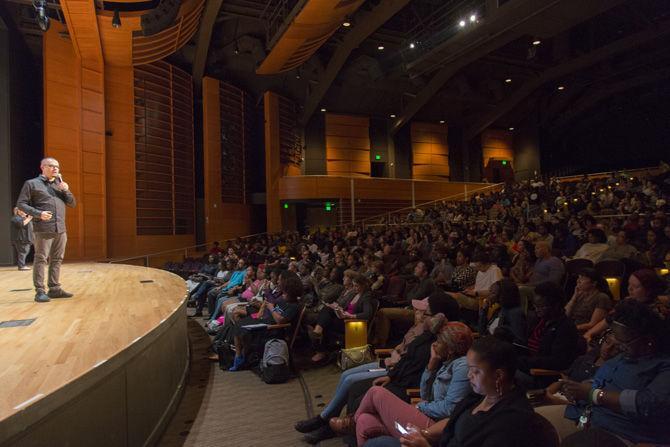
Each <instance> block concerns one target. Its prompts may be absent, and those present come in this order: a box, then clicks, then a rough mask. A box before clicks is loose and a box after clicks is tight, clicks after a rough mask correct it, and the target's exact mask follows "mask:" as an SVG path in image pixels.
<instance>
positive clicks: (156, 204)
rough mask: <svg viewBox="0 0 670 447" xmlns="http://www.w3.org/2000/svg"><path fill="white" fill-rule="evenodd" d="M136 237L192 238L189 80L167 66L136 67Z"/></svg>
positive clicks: (191, 92) (191, 156) (162, 64)
mask: <svg viewBox="0 0 670 447" xmlns="http://www.w3.org/2000/svg"><path fill="white" fill-rule="evenodd" d="M134 84H135V88H134V90H135V184H136V210H137V221H136V224H137V234H138V235H178V234H193V233H194V220H195V206H194V203H195V190H194V175H193V172H194V161H193V90H192V86H191V85H192V83H191V77H190V76H189V75H188V74H187V73H185V72H183V71H181V70H179V69H177V68H175V67H173V66H171V65H170V64H168V63H166V62H154V63H152V64H147V65H141V66H138V67H135V83H134Z"/></svg>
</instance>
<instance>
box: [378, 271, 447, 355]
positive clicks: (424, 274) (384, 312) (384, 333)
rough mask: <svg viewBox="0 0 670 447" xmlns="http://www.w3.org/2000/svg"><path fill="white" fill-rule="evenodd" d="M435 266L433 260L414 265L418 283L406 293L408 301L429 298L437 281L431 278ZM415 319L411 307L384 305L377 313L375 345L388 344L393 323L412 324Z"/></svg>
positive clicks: (415, 277)
mask: <svg viewBox="0 0 670 447" xmlns="http://www.w3.org/2000/svg"><path fill="white" fill-rule="evenodd" d="M432 268H433V263H432V262H431V261H425V260H421V261H418V262H417V263H416V265H415V266H414V279H415V280H416V281H417V282H416V284H415V285H414V286H413V287H412V288H411V289H410V290H409V291H408V292H407V293H406V294H405V297H406V299H407V301H408V302H411V301H412V300H422V299H424V298H427V297H428V296H429V295H430V294H431V293H433V291H434V290H435V283H434V282H433V280H432V279H431V278H430V271H431V270H432ZM413 320H414V310H413V309H412V308H411V307H409V308H397V307H384V308H382V309H379V311H378V312H377V314H376V315H375V322H374V334H373V337H372V340H373V344H374V345H375V346H386V344H387V343H388V340H389V336H390V334H391V325H392V324H396V325H405V327H406V326H409V325H411V323H412V321H413Z"/></svg>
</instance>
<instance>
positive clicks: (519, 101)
mask: <svg viewBox="0 0 670 447" xmlns="http://www.w3.org/2000/svg"><path fill="white" fill-rule="evenodd" d="M50 1H55V0H50ZM191 1H194V0H191ZM208 1H210V0H208ZM26 3H29V0H8V1H5V2H3V4H2V5H1V6H0V8H2V9H4V10H5V14H6V15H9V16H10V17H12V18H13V19H14V21H15V22H16V23H18V24H20V26H19V27H20V29H21V30H22V32H23V34H24V37H25V39H26V40H33V39H34V38H33V37H31V35H35V34H36V32H35V29H34V27H33V28H32V29H30V25H29V22H30V13H29V12H26V10H27V9H29V8H32V6H30V5H28V4H26ZM298 3H303V4H304V3H305V1H302V2H299V1H298V0H221V1H220V8H219V11H218V15H217V17H216V20H214V22H213V27H212V30H211V31H212V32H211V39H209V46H208V51H206V54H207V57H206V62H205V64H204V69H203V71H204V73H205V74H206V75H209V76H214V77H217V78H220V79H224V80H227V81H229V82H232V83H233V84H236V85H238V86H240V87H242V88H244V89H246V90H247V91H249V92H250V93H252V95H255V96H256V97H257V98H260V96H261V94H262V92H263V91H265V90H268V89H272V90H274V91H277V92H279V93H281V94H283V95H284V96H287V97H289V98H292V99H294V100H295V101H296V102H297V103H298V104H302V105H307V106H308V109H314V110H315V112H314V113H320V112H319V109H321V108H322V107H323V108H326V109H327V110H328V111H329V112H330V111H332V112H341V113H351V114H362V115H368V116H372V117H376V118H381V119H387V120H388V121H389V125H390V126H391V127H394V126H395V128H400V127H401V126H402V125H404V124H405V122H406V121H408V120H412V119H417V120H422V121H429V122H439V121H441V120H444V121H446V123H447V124H449V125H450V126H459V127H462V128H463V129H464V132H466V133H467V132H475V131H476V130H477V128H478V127H481V126H482V125H486V126H491V127H501V128H507V127H520V126H521V125H523V124H524V123H529V122H532V123H534V124H540V125H541V126H543V127H544V128H546V129H549V130H552V129H554V128H555V129H559V128H560V127H561V126H565V125H566V123H569V122H571V120H579V119H580V116H582V115H580V113H582V114H588V113H589V111H590V110H591V109H592V108H593V107H599V106H600V105H602V104H606V103H607V98H608V97H609V96H608V94H610V93H608V92H615V93H611V94H616V95H618V96H621V95H626V94H627V93H626V92H628V91H633V92H635V91H636V90H635V89H637V88H640V87H641V86H642V87H644V85H647V84H649V85H655V84H657V83H659V82H664V81H666V80H667V78H668V76H667V73H668V67H670V65H669V62H670V45H668V43H670V40H669V39H670V38H669V36H668V34H667V33H666V31H667V30H668V27H669V23H668V20H669V19H670V2H667V1H658V0H629V1H624V0H609V1H601V0H561V1H558V2H556V1H551V2H550V1H546V2H540V1H537V0H506V1H505V0H499V1H497V2H496V1H495V0H493V1H492V0H488V1H486V0H408V1H407V2H406V4H402V5H400V6H398V2H397V0H366V1H365V2H364V3H363V5H362V6H361V7H360V8H359V9H358V10H357V11H356V12H355V13H353V15H351V16H350V17H348V18H347V21H348V22H350V24H351V26H349V27H345V26H341V27H340V28H339V29H338V30H337V31H336V32H335V33H333V35H332V36H331V37H330V38H329V39H328V40H327V41H326V42H325V43H324V44H323V45H321V47H320V48H319V49H318V50H317V51H316V52H315V53H314V55H313V56H311V57H310V58H309V59H308V60H307V61H306V62H305V63H303V64H302V65H300V66H299V67H297V68H296V69H293V70H291V71H289V72H285V73H281V74H278V75H258V74H256V71H257V69H258V67H259V66H261V64H262V63H263V61H264V60H265V59H266V57H267V55H268V54H269V52H270V51H271V50H272V47H271V43H272V42H273V41H274V40H276V35H275V33H273V30H275V29H276V28H277V27H276V26H271V25H272V24H271V23H270V19H269V18H270V16H271V14H270V12H269V11H272V10H273V8H276V7H278V5H280V4H282V5H284V7H287V9H290V6H291V5H295V4H298ZM391 4H394V5H395V6H396V7H398V10H397V11H394V12H393V13H392V14H390V18H389V17H387V18H386V19H385V20H383V21H381V24H380V26H378V27H377V28H375V29H374V30H372V31H370V32H367V31H366V32H365V33H363V32H361V26H362V25H364V24H365V23H370V20H371V19H374V18H375V17H376V18H377V19H378V20H379V17H383V16H384V13H387V14H388V13H389V11H388V8H390V7H391ZM385 9H387V10H386V11H385ZM52 14H53V16H54V17H56V16H57V12H56V9H54V11H52ZM473 14H474V15H475V16H476V17H475V20H474V21H473V22H471V21H470V15H473ZM287 16H288V14H287ZM460 20H464V21H465V22H466V24H465V26H464V27H462V28H461V27H460V26H459V22H460ZM129 23H130V22H129ZM124 26H125V21H124ZM357 32H358V33H359V34H360V35H361V36H363V37H361V38H360V39H359V40H356V39H353V44H355V45H354V46H352V48H351V50H348V51H346V52H344V56H343V55H342V53H343V51H342V49H343V47H344V46H346V45H352V39H351V38H350V36H351V35H352V33H357ZM103 34H104V31H103ZM196 37H197V33H195V34H194V35H193V38H191V39H190V41H188V42H186V43H184V46H183V48H182V49H181V50H179V51H177V52H176V53H175V54H172V55H170V56H168V60H169V61H170V62H172V63H174V64H176V65H179V66H181V67H182V68H184V69H186V70H189V71H190V70H191V69H192V67H193V63H194V60H195V55H196V46H197V39H196ZM536 40H537V41H539V44H537V45H534V44H533V42H534V41H536ZM410 44H414V48H411V47H410ZM381 47H383V49H379V48H381ZM342 57H344V62H342V63H341V64H337V63H335V62H337V61H336V59H337V58H342ZM508 79H509V80H510V81H507V80H508ZM560 85H563V86H564V87H565V88H564V89H563V90H558V86H560ZM324 86H325V87H324ZM310 104H311V105H315V106H313V107H310ZM574 110H577V111H578V112H579V111H580V110H581V111H582V112H580V113H576V112H574ZM568 112H570V113H568ZM311 115H312V111H311V110H306V111H305V113H304V116H303V118H304V119H305V120H307V119H308V118H309V117H310V116H311ZM391 115H395V118H391Z"/></svg>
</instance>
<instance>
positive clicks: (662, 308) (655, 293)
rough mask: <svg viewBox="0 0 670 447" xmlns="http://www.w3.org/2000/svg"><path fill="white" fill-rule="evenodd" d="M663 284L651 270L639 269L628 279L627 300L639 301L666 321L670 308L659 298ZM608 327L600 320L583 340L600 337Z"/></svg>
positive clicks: (605, 322)
mask: <svg viewBox="0 0 670 447" xmlns="http://www.w3.org/2000/svg"><path fill="white" fill-rule="evenodd" d="M664 288H665V284H664V283H663V280H662V279H661V278H659V277H658V275H657V274H656V272H655V271H653V270H651V269H640V270H636V271H635V272H633V273H631V275H630V276H629V277H628V298H626V299H632V300H635V301H639V302H641V303H643V304H646V305H647V306H649V307H650V308H651V309H652V310H653V311H654V312H656V313H657V314H658V315H659V317H661V319H663V320H667V319H668V317H669V316H670V306H668V302H667V300H663V299H660V298H659V295H661V294H662V293H663V289H664ZM608 327H609V324H608V323H607V320H601V321H600V322H599V323H597V324H596V325H594V326H593V327H592V328H591V329H589V330H588V331H586V332H585V333H584V338H585V339H586V341H587V342H589V341H591V340H592V339H593V338H594V337H597V336H599V335H601V334H602V333H603V332H605V330H606V329H607V328H608Z"/></svg>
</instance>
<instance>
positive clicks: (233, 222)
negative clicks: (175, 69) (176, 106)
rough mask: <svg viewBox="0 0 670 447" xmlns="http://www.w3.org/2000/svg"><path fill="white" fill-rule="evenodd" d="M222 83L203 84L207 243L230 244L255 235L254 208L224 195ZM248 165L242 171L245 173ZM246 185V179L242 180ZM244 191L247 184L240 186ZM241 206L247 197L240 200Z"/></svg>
mask: <svg viewBox="0 0 670 447" xmlns="http://www.w3.org/2000/svg"><path fill="white" fill-rule="evenodd" d="M221 91H222V89H221V82H220V81H218V80H216V79H213V78H208V77H205V78H203V82H202V102H203V150H204V154H203V158H204V171H205V179H204V180H205V239H206V240H207V241H208V242H211V241H216V240H219V241H221V240H226V239H231V238H234V237H238V236H245V235H248V234H250V233H251V206H250V205H246V204H243V203H228V201H227V200H226V197H229V195H227V194H226V193H225V192H224V191H223V178H222V166H223V164H222V153H221V129H222V117H221V112H222V108H221ZM244 168H245V167H244V163H242V164H241V165H240V169H244ZM240 179H241V181H242V182H243V179H244V177H243V176H240ZM239 189H241V191H242V192H243V191H244V183H241V184H240V185H239ZM238 200H239V202H242V201H243V200H244V196H240V197H239V198H238Z"/></svg>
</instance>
